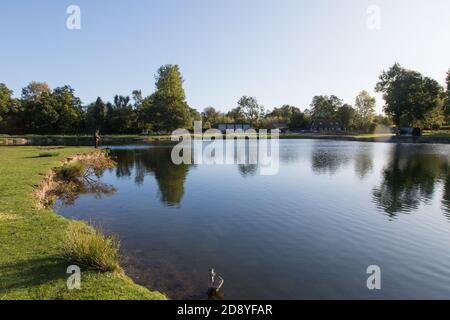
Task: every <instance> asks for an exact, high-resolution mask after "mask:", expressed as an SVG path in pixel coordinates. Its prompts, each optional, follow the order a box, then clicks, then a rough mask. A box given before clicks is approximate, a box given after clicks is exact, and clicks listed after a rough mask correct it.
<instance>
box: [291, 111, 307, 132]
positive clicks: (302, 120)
mask: <svg viewBox="0 0 450 320" xmlns="http://www.w3.org/2000/svg"><path fill="white" fill-rule="evenodd" d="M295 109H296V110H294V111H293V113H292V115H291V118H290V119H289V129H291V130H295V129H306V128H308V127H309V124H310V122H311V119H310V118H309V117H308V114H306V113H304V112H301V111H300V109H298V108H295Z"/></svg>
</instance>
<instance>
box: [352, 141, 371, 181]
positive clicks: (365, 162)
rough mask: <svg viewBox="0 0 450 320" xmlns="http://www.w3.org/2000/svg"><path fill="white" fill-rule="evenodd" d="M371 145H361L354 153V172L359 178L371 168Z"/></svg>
mask: <svg viewBox="0 0 450 320" xmlns="http://www.w3.org/2000/svg"><path fill="white" fill-rule="evenodd" d="M372 147H373V145H372V144H371V145H370V146H367V147H361V148H360V149H359V150H358V151H357V152H356V154H355V172H356V174H357V175H358V176H359V177H360V178H361V179H364V178H365V177H366V176H367V175H368V174H369V173H371V172H372V169H373V160H372V157H373V153H372Z"/></svg>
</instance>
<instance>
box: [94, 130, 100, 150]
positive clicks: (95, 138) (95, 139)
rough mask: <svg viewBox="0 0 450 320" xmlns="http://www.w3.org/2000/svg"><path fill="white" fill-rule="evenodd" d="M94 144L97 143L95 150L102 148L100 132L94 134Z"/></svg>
mask: <svg viewBox="0 0 450 320" xmlns="http://www.w3.org/2000/svg"><path fill="white" fill-rule="evenodd" d="M94 141H95V142H94V143H95V149H97V148H98V147H99V146H100V130H98V129H97V130H96V131H95V134H94Z"/></svg>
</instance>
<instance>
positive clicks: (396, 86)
mask: <svg viewBox="0 0 450 320" xmlns="http://www.w3.org/2000/svg"><path fill="white" fill-rule="evenodd" d="M155 80H156V81H155V86H156V90H155V92H154V93H152V94H150V95H148V96H143V94H142V91H141V90H133V91H132V93H131V95H129V96H127V95H125V96H122V95H116V96H114V99H113V101H112V102H107V101H103V100H102V99H101V98H100V97H98V98H97V99H96V101H95V102H93V103H91V104H88V105H86V106H83V105H82V103H81V100H80V98H78V97H77V96H76V94H75V91H74V90H73V89H72V88H71V87H70V86H67V85H66V86H62V87H59V88H55V89H54V90H51V89H50V88H49V86H48V85H47V84H46V83H45V82H34V81H33V82H31V83H29V84H28V85H27V86H26V87H25V88H23V90H22V96H21V98H20V99H17V98H14V97H13V92H12V91H11V90H9V89H8V88H7V87H6V85H4V84H0V133H8V134H62V135H71V134H86V133H87V134H93V133H94V132H95V131H96V130H99V131H100V132H101V134H141V133H159V134H161V133H170V132H172V131H173V130H175V129H178V128H186V129H189V130H190V129H192V124H193V120H202V121H203V126H204V127H205V128H212V127H217V125H218V124H219V123H242V124H250V125H251V126H252V127H254V128H263V127H265V128H270V127H271V126H273V125H275V124H287V125H288V126H289V128H290V129H307V128H309V125H310V122H311V120H313V119H329V120H339V121H340V122H341V123H342V125H343V126H344V127H345V128H346V130H358V131H365V132H371V131H373V130H374V128H375V127H376V126H377V125H383V126H385V125H392V123H394V124H396V125H404V126H420V127H424V128H430V129H438V128H440V127H441V126H442V125H444V124H445V122H446V121H447V123H448V122H449V121H450V70H449V72H448V74H447V91H446V92H445V91H444V88H442V87H441V86H440V85H439V84H438V83H437V82H436V81H435V80H433V79H430V78H427V77H424V76H422V75H421V74H420V73H418V72H416V71H411V70H406V69H404V68H402V67H401V66H400V65H399V64H395V65H394V66H393V67H391V68H390V69H389V70H388V71H384V72H383V73H382V74H381V76H380V79H379V82H378V83H377V86H376V90H377V91H378V92H382V93H383V98H384V100H385V106H384V111H385V113H386V115H387V117H389V118H390V119H391V120H392V121H391V120H389V119H385V118H384V119H381V118H379V117H378V116H376V114H375V98H374V97H372V96H370V95H369V93H368V92H367V91H361V92H360V93H359V94H358V96H357V97H356V100H355V106H354V107H352V106H351V105H348V104H344V102H343V101H342V100H341V99H340V98H338V97H337V96H334V95H330V96H328V95H319V96H315V97H314V98H313V100H312V102H311V105H310V109H309V110H308V109H306V110H305V111H304V112H302V111H300V108H298V107H296V106H292V105H283V106H281V107H276V108H274V109H273V110H272V111H270V112H265V109H264V107H263V106H262V105H260V104H259V103H258V101H257V99H256V98H255V97H250V96H243V97H241V98H240V99H239V101H238V103H237V106H236V107H235V108H233V109H231V110H230V111H229V112H227V113H223V112H220V111H219V110H217V109H215V108H214V107H207V108H205V109H204V110H203V112H202V113H199V112H198V111H197V110H196V109H194V108H192V107H190V106H189V105H188V103H187V101H186V94H185V91H184V88H183V77H182V75H181V72H180V68H179V66H178V65H164V66H161V67H160V68H159V69H158V71H157V74H156V76H155Z"/></svg>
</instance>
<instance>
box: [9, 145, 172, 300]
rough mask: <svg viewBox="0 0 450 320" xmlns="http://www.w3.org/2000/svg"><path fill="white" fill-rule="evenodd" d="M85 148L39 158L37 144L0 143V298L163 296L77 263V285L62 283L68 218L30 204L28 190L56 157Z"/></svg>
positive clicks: (57, 160)
mask: <svg viewBox="0 0 450 320" xmlns="http://www.w3.org/2000/svg"><path fill="white" fill-rule="evenodd" d="M90 150H92V149H90V148H63V149H59V150H58V152H59V155H58V156H55V157H39V153H40V152H42V149H41V148H39V147H4V146H3V147H0V300H1V299H165V296H164V295H162V294H160V293H158V292H150V291H149V290H147V289H146V288H144V287H141V286H139V285H137V284H135V283H134V282H133V281H132V280H131V279H130V278H128V277H127V276H126V275H125V274H124V273H122V272H118V271H112V272H100V271H95V270H90V269H88V268H84V267H83V266H80V267H81V270H82V274H81V290H68V289H67V286H66V282H67V278H68V276H69V275H68V274H66V270H67V267H68V266H69V265H70V263H69V262H68V261H67V260H66V259H62V258H61V257H63V256H64V253H67V252H66V251H65V248H64V244H65V243H66V240H67V238H66V237H67V232H68V228H69V224H70V221H69V220H67V219H65V218H63V217H62V216H60V215H58V214H56V213H55V212H53V211H52V210H50V209H43V210H38V209H36V208H35V206H34V199H33V196H32V192H33V189H34V187H35V186H36V185H38V184H39V183H40V182H41V180H42V179H43V176H44V174H45V173H47V172H48V171H49V170H50V169H51V168H53V167H57V166H60V160H62V159H63V158H65V157H68V156H71V155H73V154H75V153H81V152H88V151H90Z"/></svg>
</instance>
